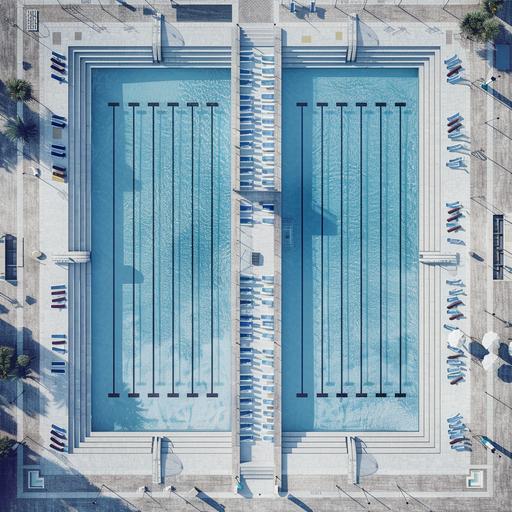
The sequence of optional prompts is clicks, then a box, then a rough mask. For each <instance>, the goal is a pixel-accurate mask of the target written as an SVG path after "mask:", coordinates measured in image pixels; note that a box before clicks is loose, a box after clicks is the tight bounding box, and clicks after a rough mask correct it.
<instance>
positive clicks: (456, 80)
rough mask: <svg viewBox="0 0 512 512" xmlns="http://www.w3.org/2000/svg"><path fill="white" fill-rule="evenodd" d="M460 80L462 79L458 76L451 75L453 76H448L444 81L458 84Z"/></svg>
mask: <svg viewBox="0 0 512 512" xmlns="http://www.w3.org/2000/svg"><path fill="white" fill-rule="evenodd" d="M461 80H462V77H461V76H460V75H459V74H456V75H453V76H450V77H448V78H447V79H446V81H447V82H448V83H449V84H456V83H457V82H460V81H461Z"/></svg>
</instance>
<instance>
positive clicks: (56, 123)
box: [51, 119, 66, 128]
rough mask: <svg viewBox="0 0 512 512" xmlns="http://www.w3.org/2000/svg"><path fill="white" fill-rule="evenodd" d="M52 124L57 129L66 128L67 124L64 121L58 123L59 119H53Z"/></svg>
mask: <svg viewBox="0 0 512 512" xmlns="http://www.w3.org/2000/svg"><path fill="white" fill-rule="evenodd" d="M51 124H52V126H55V127H56V128H66V123H65V122H64V121H58V120H57V119H52V121H51Z"/></svg>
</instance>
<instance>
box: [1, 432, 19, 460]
mask: <svg viewBox="0 0 512 512" xmlns="http://www.w3.org/2000/svg"><path fill="white" fill-rule="evenodd" d="M15 444H16V441H15V440H14V439H12V438H11V437H7V436H0V459H4V458H5V457H7V456H9V455H10V454H11V450H12V447H13V446H14V445H15Z"/></svg>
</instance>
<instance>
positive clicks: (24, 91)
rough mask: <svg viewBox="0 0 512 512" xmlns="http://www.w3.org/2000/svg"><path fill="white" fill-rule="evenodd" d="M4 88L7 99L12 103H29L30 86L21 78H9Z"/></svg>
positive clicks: (30, 95)
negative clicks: (5, 88) (7, 94)
mask: <svg viewBox="0 0 512 512" xmlns="http://www.w3.org/2000/svg"><path fill="white" fill-rule="evenodd" d="M5 86H6V87H7V91H8V93H9V97H10V98H11V99H12V100H14V101H30V100H31V99H32V85H31V83H30V82H28V81H27V80H22V79H21V78H9V80H6V82H5Z"/></svg>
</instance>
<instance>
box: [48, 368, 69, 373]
mask: <svg viewBox="0 0 512 512" xmlns="http://www.w3.org/2000/svg"><path fill="white" fill-rule="evenodd" d="M51 372H52V373H66V370H65V369H64V368H52V369H51Z"/></svg>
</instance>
